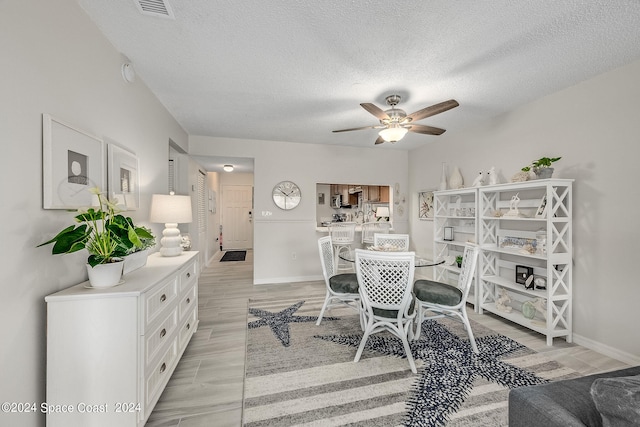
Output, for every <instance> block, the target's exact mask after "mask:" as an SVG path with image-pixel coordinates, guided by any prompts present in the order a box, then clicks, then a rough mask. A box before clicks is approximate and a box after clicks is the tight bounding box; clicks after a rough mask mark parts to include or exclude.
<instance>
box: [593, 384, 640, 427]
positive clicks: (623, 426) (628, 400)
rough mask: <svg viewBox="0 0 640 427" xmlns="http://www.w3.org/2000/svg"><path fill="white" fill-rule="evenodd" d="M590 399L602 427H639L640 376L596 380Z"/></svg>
mask: <svg viewBox="0 0 640 427" xmlns="http://www.w3.org/2000/svg"><path fill="white" fill-rule="evenodd" d="M591 397H592V398H593V401H594V402H595V404H596V408H598V411H600V414H601V415H602V424H603V425H604V427H614V426H616V427H631V426H638V425H640V375H633V376H630V377H617V378H598V379H597V380H595V381H594V382H593V385H591Z"/></svg>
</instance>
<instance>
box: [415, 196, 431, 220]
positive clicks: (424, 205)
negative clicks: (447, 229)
mask: <svg viewBox="0 0 640 427" xmlns="http://www.w3.org/2000/svg"><path fill="white" fill-rule="evenodd" d="M418 219H420V220H423V221H424V220H433V190H427V191H420V192H418Z"/></svg>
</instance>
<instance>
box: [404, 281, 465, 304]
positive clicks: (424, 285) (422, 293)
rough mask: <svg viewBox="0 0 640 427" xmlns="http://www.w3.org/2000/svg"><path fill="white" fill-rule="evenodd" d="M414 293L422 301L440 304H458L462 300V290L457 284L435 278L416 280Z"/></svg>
mask: <svg viewBox="0 0 640 427" xmlns="http://www.w3.org/2000/svg"><path fill="white" fill-rule="evenodd" d="M413 293H414V294H415V296H416V298H417V299H418V300H419V301H422V302H430V303H433V304H440V305H457V304H459V303H460V301H461V300H462V291H460V289H458V288H456V287H455V286H451V285H447V284H446V283H440V282H434V281H433V280H426V279H420V280H416V282H415V283H414V285H413Z"/></svg>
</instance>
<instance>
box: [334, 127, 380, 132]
mask: <svg viewBox="0 0 640 427" xmlns="http://www.w3.org/2000/svg"><path fill="white" fill-rule="evenodd" d="M381 127H384V126H381V125H376V126H362V127H359V128H350V129H338V130H332V131H331V132H349V131H352V130H363V129H378V128H381Z"/></svg>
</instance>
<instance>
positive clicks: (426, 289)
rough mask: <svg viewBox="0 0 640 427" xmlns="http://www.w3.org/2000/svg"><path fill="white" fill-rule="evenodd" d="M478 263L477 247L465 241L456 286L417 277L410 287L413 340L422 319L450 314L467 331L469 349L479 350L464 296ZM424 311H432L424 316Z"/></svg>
mask: <svg viewBox="0 0 640 427" xmlns="http://www.w3.org/2000/svg"><path fill="white" fill-rule="evenodd" d="M477 263H478V246H476V245H471V244H467V245H465V248H464V253H463V256H462V268H461V270H460V274H459V276H458V284H457V286H452V285H449V284H447V283H442V282H435V281H432V280H422V279H420V280H416V283H415V284H414V286H413V292H414V294H415V297H416V305H417V311H418V315H417V322H418V325H417V326H416V332H415V337H416V339H419V338H420V332H421V328H422V322H423V321H424V320H427V319H438V318H442V317H449V318H453V319H455V320H458V321H460V322H462V324H463V325H464V327H465V329H466V330H467V335H469V342H470V343H471V348H472V349H473V351H474V352H475V353H478V346H477V345H476V340H475V338H474V337H473V331H472V330H471V323H470V322H469V317H468V316H467V296H468V295H469V289H471V282H472V281H473V276H474V272H475V269H476V265H477ZM427 312H431V313H433V314H432V315H429V316H427V315H426V313H427Z"/></svg>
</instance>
